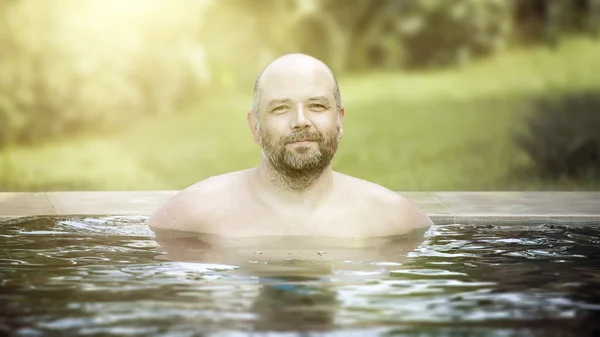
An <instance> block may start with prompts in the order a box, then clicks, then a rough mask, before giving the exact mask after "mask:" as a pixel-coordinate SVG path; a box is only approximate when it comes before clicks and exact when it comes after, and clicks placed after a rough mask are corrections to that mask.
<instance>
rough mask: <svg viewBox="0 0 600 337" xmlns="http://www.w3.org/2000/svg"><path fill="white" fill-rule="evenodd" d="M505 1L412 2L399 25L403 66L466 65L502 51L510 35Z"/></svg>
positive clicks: (421, 0) (418, 0)
mask: <svg viewBox="0 0 600 337" xmlns="http://www.w3.org/2000/svg"><path fill="white" fill-rule="evenodd" d="M511 18H512V6H511V3H510V2H509V1H506V0H461V1H447V0H413V1H410V6H407V8H406V9H405V10H404V12H403V13H402V16H401V18H400V19H399V22H398V24H399V25H398V27H399V31H400V32H399V33H400V38H401V40H402V41H403V44H404V47H405V50H406V55H405V57H406V60H405V61H406V66H408V67H412V68H422V67H436V66H445V65H452V64H458V63H464V62H468V61H469V60H471V59H472V58H474V57H477V56H481V55H486V54H490V53H493V52H496V51H497V50H499V49H501V48H502V47H503V46H504V45H505V44H506V43H507V41H508V38H509V36H510V32H511Z"/></svg>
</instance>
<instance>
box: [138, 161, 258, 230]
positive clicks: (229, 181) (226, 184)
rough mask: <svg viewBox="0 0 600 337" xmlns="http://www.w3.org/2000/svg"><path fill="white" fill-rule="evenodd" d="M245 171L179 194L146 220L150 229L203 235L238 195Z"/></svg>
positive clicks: (199, 183) (187, 189) (222, 176)
mask: <svg viewBox="0 0 600 337" xmlns="http://www.w3.org/2000/svg"><path fill="white" fill-rule="evenodd" d="M247 171H248V170H244V171H237V172H231V173H226V174H222V175H217V176H213V177H210V178H207V179H204V180H202V181H200V182H197V183H195V184H193V185H191V186H189V187H187V188H185V189H183V190H181V191H179V192H177V193H176V194H175V195H174V196H173V197H171V198H170V199H169V200H167V202H166V203H164V204H163V205H162V206H160V207H159V208H158V209H157V210H156V211H155V212H154V214H153V215H152V216H151V217H150V219H149V220H148V225H149V226H150V227H153V228H168V229H177V230H184V231H193V232H196V231H200V232H202V231H204V229H205V228H203V227H206V226H208V225H210V224H211V223H213V222H214V221H213V220H214V219H213V218H214V217H217V216H218V215H219V214H220V213H221V212H220V211H221V210H220V208H222V207H223V205H227V204H228V203H227V201H231V197H232V196H233V195H235V194H236V193H239V192H240V186H242V184H241V183H242V182H243V180H244V178H245V176H246V174H247Z"/></svg>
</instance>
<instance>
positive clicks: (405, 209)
mask: <svg viewBox="0 0 600 337" xmlns="http://www.w3.org/2000/svg"><path fill="white" fill-rule="evenodd" d="M384 204H385V208H386V212H383V214H386V218H387V221H385V222H386V223H387V224H388V226H389V228H388V229H387V230H388V231H389V232H390V234H391V235H396V234H402V233H407V232H409V231H411V230H413V229H417V228H425V227H429V226H431V225H433V221H432V220H431V219H430V218H429V216H427V214H425V213H424V212H423V211H421V210H420V209H419V208H418V207H417V206H416V205H415V204H413V203H412V202H411V201H410V200H408V199H407V198H406V197H404V196H402V195H400V194H399V193H396V192H391V191H390V193H388V194H387V195H386V196H385V198H384Z"/></svg>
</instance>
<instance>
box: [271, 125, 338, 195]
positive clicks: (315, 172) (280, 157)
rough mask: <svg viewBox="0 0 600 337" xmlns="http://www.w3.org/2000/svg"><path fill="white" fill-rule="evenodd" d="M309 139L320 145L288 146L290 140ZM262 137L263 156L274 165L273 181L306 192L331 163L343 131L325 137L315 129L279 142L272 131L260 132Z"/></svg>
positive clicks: (290, 188) (284, 186) (287, 187)
mask: <svg viewBox="0 0 600 337" xmlns="http://www.w3.org/2000/svg"><path fill="white" fill-rule="evenodd" d="M305 138H308V139H311V140H314V141H315V142H316V143H317V148H316V149H315V148H313V146H300V147H295V148H288V147H286V144H288V143H289V142H292V141H295V140H299V139H305ZM259 139H260V146H261V149H262V152H263V157H264V158H265V159H266V160H267V161H268V163H269V164H270V166H271V168H272V174H271V180H272V181H273V182H274V183H276V184H277V185H280V186H281V187H283V188H286V189H289V190H294V191H303V190H306V189H307V188H308V187H310V186H311V185H312V184H313V183H314V182H315V181H316V180H317V179H318V178H319V177H320V176H321V174H323V171H324V170H325V169H326V168H327V167H328V166H329V165H330V164H331V161H332V160H333V157H334V155H335V153H336V151H337V147H338V143H339V131H338V132H336V133H335V134H330V135H327V136H325V137H324V136H323V135H321V134H319V133H314V132H313V133H311V132H298V133H295V134H293V135H290V136H287V137H284V138H282V139H281V140H280V141H279V142H274V141H273V140H272V137H271V136H270V135H269V134H263V133H260V135H259Z"/></svg>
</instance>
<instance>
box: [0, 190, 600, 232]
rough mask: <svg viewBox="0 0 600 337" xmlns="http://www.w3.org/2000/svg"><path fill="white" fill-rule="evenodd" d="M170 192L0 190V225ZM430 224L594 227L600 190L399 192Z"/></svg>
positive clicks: (142, 202) (123, 210) (121, 209)
mask: <svg viewBox="0 0 600 337" xmlns="http://www.w3.org/2000/svg"><path fill="white" fill-rule="evenodd" d="M175 193H176V191H91V192H89V191H88V192H75V191H67V192H31V193H29V192H17V193H11V192H0V221H1V220H6V219H12V218H19V217H32V216H34V217H36V216H69V215H71V216H111V215H121V216H129V215H143V216H147V215H150V214H151V213H152V212H153V211H154V210H155V209H156V208H157V207H158V206H159V205H160V204H162V203H163V202H165V201H166V200H167V199H168V198H169V197H170V196H172V195H173V194H175ZM399 193H401V194H402V195H404V196H405V197H406V198H408V199H409V200H411V201H412V202H413V203H415V204H416V205H417V206H418V207H420V208H421V209H422V210H423V211H424V212H425V213H427V214H428V215H429V216H430V217H431V218H432V220H433V221H434V222H435V223H436V224H447V223H463V224H468V223H482V222H495V223H513V222H514V223H518V222H520V223H522V222H525V221H526V222H553V221H558V222H562V221H567V222H572V223H582V224H585V223H593V222H595V223H600V192H525V191H515V192H501V191H499V192H459V191H456V192H399Z"/></svg>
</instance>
